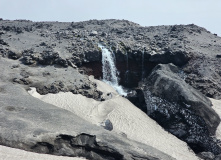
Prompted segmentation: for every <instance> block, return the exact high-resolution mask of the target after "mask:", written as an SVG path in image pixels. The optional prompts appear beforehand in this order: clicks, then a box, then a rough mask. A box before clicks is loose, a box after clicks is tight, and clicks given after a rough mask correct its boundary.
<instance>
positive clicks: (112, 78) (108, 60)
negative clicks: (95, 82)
mask: <svg viewBox="0 0 221 160" xmlns="http://www.w3.org/2000/svg"><path fill="white" fill-rule="evenodd" d="M98 47H100V48H101V49H102V72H103V81H104V82H105V83H107V84H109V85H111V86H112V87H113V88H114V89H115V90H116V91H117V92H118V93H119V94H120V95H124V96H126V95H127V93H126V92H125V91H124V90H123V88H122V86H120V85H119V83H118V77H117V68H116V66H115V63H114V55H113V52H110V51H109V50H108V49H107V48H105V47H104V46H102V45H101V44H98Z"/></svg>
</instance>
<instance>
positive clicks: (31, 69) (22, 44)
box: [0, 20, 221, 159]
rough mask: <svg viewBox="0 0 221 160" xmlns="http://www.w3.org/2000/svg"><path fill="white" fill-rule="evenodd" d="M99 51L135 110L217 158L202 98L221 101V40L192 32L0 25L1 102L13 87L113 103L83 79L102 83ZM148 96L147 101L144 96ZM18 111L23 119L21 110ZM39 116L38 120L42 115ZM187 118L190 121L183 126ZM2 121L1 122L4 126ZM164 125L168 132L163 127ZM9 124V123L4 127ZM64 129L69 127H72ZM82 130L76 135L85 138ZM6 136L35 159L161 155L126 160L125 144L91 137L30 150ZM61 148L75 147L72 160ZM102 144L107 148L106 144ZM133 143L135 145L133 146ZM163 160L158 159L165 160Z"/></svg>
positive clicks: (107, 23) (213, 122) (185, 28)
mask: <svg viewBox="0 0 221 160" xmlns="http://www.w3.org/2000/svg"><path fill="white" fill-rule="evenodd" d="M98 44H102V45H103V46H105V47H106V48H108V49H109V50H110V51H111V52H112V53H113V54H114V56H115V60H116V62H115V63H116V67H117V69H118V71H119V73H118V76H119V83H120V84H121V85H122V86H123V87H125V88H126V89H127V90H128V92H130V93H129V94H128V96H127V98H128V99H129V100H130V101H131V102H132V103H134V104H135V105H136V106H137V107H139V108H140V109H142V110H143V111H144V112H146V113H147V114H148V115H149V116H150V117H152V118H153V119H155V120H156V121H157V122H158V123H159V124H160V125H161V126H162V127H164V128H165V129H166V130H167V131H169V132H170V133H172V134H174V135H175V136H177V137H178V138H180V139H181V140H183V141H185V142H187V143H188V144H189V146H190V147H191V148H192V149H193V150H194V151H195V152H196V153H199V152H203V151H207V152H213V154H217V155H218V154H220V153H221V149H220V147H219V145H218V143H219V142H218V140H216V139H213V138H212V137H211V136H213V135H214V134H215V131H216V128H217V126H218V125H219V123H220V118H219V116H218V115H217V114H216V113H215V111H214V110H213V109H212V108H211V102H210V100H209V99H207V97H210V98H215V99H221V71H220V67H221V58H220V57H221V38H220V37H218V36H217V35H216V34H212V33H210V32H209V31H207V30H206V29H204V28H202V27H199V26H196V25H194V24H190V25H173V26H154V27H143V26H140V25H138V24H136V23H133V22H129V21H126V20H100V21H98V20H90V21H85V22H32V21H27V20H15V21H8V20H0V66H1V69H0V71H1V76H0V82H1V83H2V84H4V86H3V87H1V88H0V91H1V94H3V95H2V96H1V97H2V99H5V98H4V94H5V95H7V96H9V95H11V96H13V97H14V95H13V94H12V93H13V92H12V91H11V90H13V89H7V87H6V86H7V85H11V86H17V87H18V88H20V90H22V88H23V89H24V88H25V89H26V90H28V89H29V87H35V88H36V89H37V91H38V93H40V94H42V95H45V94H48V93H58V92H60V91H62V92H72V93H73V94H81V95H83V96H86V97H87V98H93V99H95V100H97V101H106V100H107V99H109V98H110V96H111V95H110V94H109V93H105V94H104V92H103V91H101V90H99V89H98V86H97V84H96V83H94V82H93V81H91V80H90V79H89V77H88V75H93V76H94V77H95V78H96V79H102V76H103V75H102V74H103V73H102V50H101V48H99V47H98ZM169 63H171V64H169ZM168 64H169V66H170V67H169V68H170V69H168ZM174 65H175V66H174ZM159 66H160V67H159ZM171 66H174V67H171ZM165 68H167V69H165ZM171 68H173V69H171ZM174 68H175V69H174ZM15 88H16V87H15ZM7 90H10V92H8V91H7ZM17 90H19V89H17ZM173 91H175V92H174V96H170V94H171V92H173ZM18 92H19V91H18ZM18 92H16V93H18ZM23 92H24V91H21V93H23ZM6 93H7V94H6ZM148 93H150V94H149V95H146V94H148ZM23 94H25V93H23ZM177 95H178V96H177ZM148 96H149V97H151V99H149V101H147V100H148ZM206 96H207V97H206ZM23 98H24V97H22V98H21V97H17V98H14V100H13V101H16V99H21V101H23V100H22V99H23ZM10 99H11V100H12V99H13V98H12V97H10V98H9V99H8V100H6V101H7V103H8V102H9V101H11V100H10ZM153 99H155V101H154V103H155V105H157V106H159V107H158V109H155V110H151V112H150V107H152V106H151V105H153V103H152V102H151V100H153ZM6 101H5V100H3V104H4V103H5V104H6ZM149 102H151V104H149ZM159 102H160V103H159ZM10 103H11V102H10ZM21 103H22V102H21ZM36 103H39V102H37V101H36ZM3 104H2V106H1V107H2V109H3V110H4V112H9V111H12V113H14V112H15V113H17V112H18V111H17V109H16V108H14V107H13V106H14V105H15V104H14V103H13V104H12V105H10V104H7V106H5V105H3ZM25 105H27V104H25ZM42 105H43V104H42ZM165 106H166V107H167V108H166V110H165ZM4 107H6V108H4ZM47 107H48V106H47ZM148 107H149V108H148ZM24 108H26V107H24ZM5 110H6V111H5ZM18 110H19V112H20V110H21V111H22V108H21V109H19V108H18ZM31 110H32V109H31ZM164 111H165V112H169V114H168V113H165V112H164ZM22 112H23V111H22ZM32 112H33V111H30V112H29V111H28V113H27V115H29V114H30V117H31V115H32V114H33V113H32ZM57 112H58V111H56V112H55V113H57ZM184 112H185V113H184ZM2 113H3V112H2ZM10 113H11V112H10ZM39 114H43V111H42V112H39ZM45 114H46V113H45ZM47 114H49V113H47ZM65 114H66V113H65ZM5 115H6V114H5ZM5 115H4V116H3V117H5ZM11 116H12V115H11ZM59 116H62V115H59ZM70 116H71V115H70ZM168 116H169V117H168ZM188 116H190V117H192V118H187V117H188ZM12 117H13V116H12ZM30 117H26V119H25V120H24V121H25V123H24V124H25V126H23V124H22V123H19V124H18V125H19V126H23V127H24V129H25V130H27V131H28V132H29V127H27V124H26V121H27V120H28V121H29V118H30ZM46 117H47V116H46ZM16 119H17V118H16ZM18 119H20V118H18ZM57 119H59V118H57ZM57 119H56V121H57ZM5 121H6V119H5V118H3V119H2V121H1V122H5ZM50 121H54V120H50ZM164 122H168V124H166V125H165V123H164ZM7 123H9V124H10V123H12V122H11V121H10V122H9V119H7ZM59 123H61V122H59ZM68 123H69V124H71V123H72V121H70V122H69V121H68ZM85 123H87V122H85ZM62 125H63V124H62ZM79 125H80V124H79ZM86 126H87V125H86ZM88 126H89V125H88ZM26 127H27V128H26ZM52 128H53V125H52ZM12 129H13V127H12ZM49 130H50V132H54V131H55V130H54V129H49ZM52 130H53V131H52ZM79 130H80V131H79V132H83V131H84V130H83V129H79ZM92 130H96V129H94V128H93V129H92ZM6 132H9V130H6V131H5V132H4V133H3V132H2V133H1V135H2V136H1V137H0V138H1V144H3V145H8V146H14V147H17V148H22V149H26V150H32V151H35V152H45V153H50V154H56V155H57V154H59V155H69V154H71V155H72V156H79V155H80V156H82V155H83V156H84V155H86V156H85V157H89V158H91V159H96V158H98V159H102V158H107V159H111V158H112V159H125V157H130V158H132V159H142V158H141V157H143V156H144V157H145V156H146V159H148V158H149V159H151V158H153V157H154V156H155V155H156V154H158V151H157V150H156V151H154V152H156V154H154V155H150V154H149V153H148V155H145V154H146V153H137V152H136V153H135V152H134V153H132V154H131V152H130V150H131V148H129V149H128V150H125V152H123V151H120V150H119V148H120V146H121V145H125V144H123V142H119V143H118V144H119V146H118V147H119V148H114V149H113V148H105V147H102V146H100V145H98V144H97V142H96V141H95V137H93V134H95V133H93V134H89V133H87V134H86V135H84V134H83V135H82V134H79V135H78V134H76V133H75V134H73V135H75V136H72V135H71V134H72V133H68V135H63V134H60V135H56V136H57V137H56V136H52V137H49V138H51V139H53V143H54V144H53V145H52V146H51V141H50V143H49V142H47V143H45V142H44V143H40V142H39V143H37V141H36V140H34V141H36V143H35V142H34V141H33V140H31V141H33V145H30V144H29V141H28V142H27V143H26V140H25V141H21V144H16V145H15V143H14V139H13V138H11V137H7V138H6V137H5V135H7V133H6ZM47 132H49V131H47ZM101 132H102V131H101ZM96 134H97V133H96ZM99 134H103V133H99ZM21 135H22V131H21V133H19V134H17V135H16V136H18V137H20V138H22V139H26V138H24V137H22V136H21ZM11 136H12V137H13V136H14V135H13V134H12V135H11ZM26 136H29V134H27V135H26ZM111 136H112V135H111ZM113 136H115V135H113ZM3 137H4V138H3ZM82 137H83V140H82ZM100 137H102V138H104V137H103V136H100ZM102 138H101V139H102ZM78 139H81V140H82V141H84V142H85V139H87V140H89V141H90V142H87V143H83V142H82V143H81V144H78V143H79V140H78ZM91 139H92V140H91ZM196 139H197V140H196ZM205 140H206V142H205V143H204V141H205ZM15 141H18V139H17V138H16V139H15ZM60 141H62V144H65V145H71V146H72V147H71V150H72V151H71V153H67V152H66V151H67V150H66V151H65V152H63V149H62V148H61V145H60ZM105 141H106V139H102V142H105ZM123 141H124V140H123ZM75 142H76V143H75ZM88 143H89V144H88ZM107 143H108V146H109V141H108V142H107ZM125 143H127V142H125ZM128 143H129V142H128ZM133 143H134V145H135V143H136V142H133ZM49 144H50V145H49ZM102 145H103V144H102ZM136 145H139V144H136ZM30 146H31V148H30ZM73 146H74V147H73ZM85 146H86V148H85ZM76 147H77V148H76ZM79 147H80V149H79ZM73 148H74V149H73ZM69 149H70V147H69ZM69 149H68V150H69ZM75 149H77V150H78V152H76V150H75ZM55 150H59V152H56V151H55ZM88 150H90V152H88ZM72 152H73V153H72ZM79 152H81V154H80V153H79ZM94 154H96V156H94ZM110 154H114V156H115V157H111V156H110ZM135 155H139V156H135ZM159 155H160V156H167V155H163V154H162V155H161V153H160V152H159ZM148 156H149V157H148ZM160 156H158V157H156V158H162V157H160ZM119 157H120V158H119ZM135 157H136V158H135ZM167 158H170V157H167ZM126 159H127V158H126ZM144 159H145V158H144Z"/></svg>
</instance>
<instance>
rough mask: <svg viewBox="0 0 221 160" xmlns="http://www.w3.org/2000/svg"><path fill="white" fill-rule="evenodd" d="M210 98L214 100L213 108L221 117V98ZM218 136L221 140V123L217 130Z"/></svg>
mask: <svg viewBox="0 0 221 160" xmlns="http://www.w3.org/2000/svg"><path fill="white" fill-rule="evenodd" d="M210 100H211V101H212V104H213V106H212V107H213V109H214V110H215V111H216V113H217V114H218V115H219V117H220V118H221V100H216V99H213V98H210ZM216 138H218V139H220V140H221V123H220V124H219V126H218V127H217V130H216Z"/></svg>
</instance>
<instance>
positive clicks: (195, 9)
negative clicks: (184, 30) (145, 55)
mask: <svg viewBox="0 0 221 160" xmlns="http://www.w3.org/2000/svg"><path fill="white" fill-rule="evenodd" d="M0 18H3V19H10V20H15V19H28V20H32V21H62V22H73V21H74V22H79V21H86V20H90V19H99V20H100V19H126V20H129V21H133V22H136V23H138V24H140V25H142V26H155V25H174V24H192V23H194V24H196V25H199V26H201V27H204V28H206V29H207V30H209V31H211V32H212V33H217V34H218V35H219V36H221V0H0Z"/></svg>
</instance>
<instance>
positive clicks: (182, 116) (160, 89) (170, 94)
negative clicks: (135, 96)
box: [144, 64, 221, 154]
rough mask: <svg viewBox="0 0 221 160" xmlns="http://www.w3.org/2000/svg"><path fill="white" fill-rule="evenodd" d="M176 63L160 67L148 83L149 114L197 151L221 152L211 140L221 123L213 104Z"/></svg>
mask: <svg viewBox="0 0 221 160" xmlns="http://www.w3.org/2000/svg"><path fill="white" fill-rule="evenodd" d="M179 73H180V71H179V69H178V68H177V67H176V66H174V65H173V64H166V65H164V64H160V65H157V66H156V67H155V68H154V69H153V71H152V73H151V74H150V75H149V76H148V78H147V79H146V80H145V81H144V85H145V89H144V90H145V91H144V94H145V98H146V103H147V110H148V114H149V115H150V116H151V117H152V118H154V119H155V120H156V121H157V122H158V123H159V124H160V125H161V126H163V127H164V128H165V129H166V130H168V131H169V132H171V133H172V134H174V135H176V136H177V137H179V138H180V139H182V140H184V141H186V142H187V143H188V144H189V145H190V146H191V148H192V149H193V150H194V151H196V152H200V151H211V152H213V153H215V154H218V153H220V152H221V150H220V148H219V147H218V145H217V144H216V142H215V141H214V140H213V139H212V138H211V137H210V136H211V135H214V134H215V131H216V128H217V126H218V125H219V123H220V118H219V116H218V114H217V113H216V112H215V111H214V110H213V109H212V108H211V101H210V100H209V99H208V98H207V97H205V96H204V95H203V94H201V93H200V92H198V91H196V90H195V89H194V88H192V87H191V86H190V85H188V84H187V83H186V82H185V81H184V79H182V78H181V76H179Z"/></svg>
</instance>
